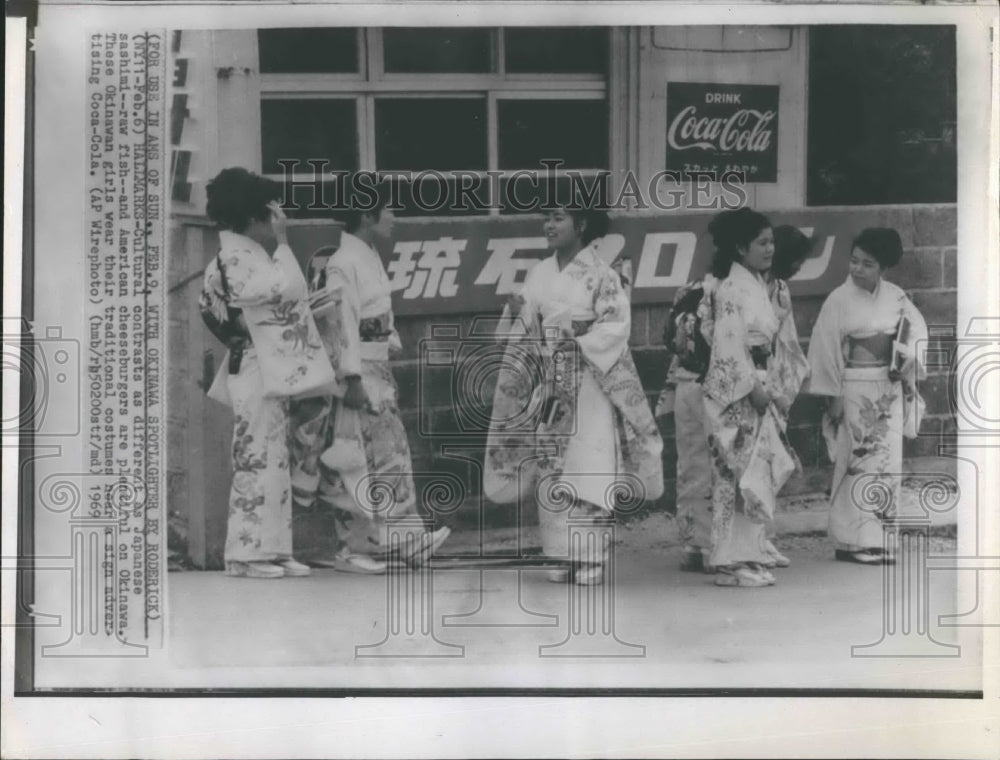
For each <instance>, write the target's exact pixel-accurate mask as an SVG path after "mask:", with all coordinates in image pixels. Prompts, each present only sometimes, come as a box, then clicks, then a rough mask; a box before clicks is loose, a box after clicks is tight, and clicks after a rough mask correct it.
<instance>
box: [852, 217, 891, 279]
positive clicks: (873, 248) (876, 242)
mask: <svg viewBox="0 0 1000 760" xmlns="http://www.w3.org/2000/svg"><path fill="white" fill-rule="evenodd" d="M853 247H854V248H860V249H861V250H862V251H864V252H865V253H867V254H868V255H869V256H871V257H872V258H873V259H875V260H876V261H877V262H878V263H879V266H881V267H882V268H883V269H890V268H891V267H894V266H896V264H898V263H899V260H900V259H902V258H903V241H902V240H900V238H899V233H898V232H896V230H894V229H893V228H892V227H868V228H867V229H864V230H862V231H861V234H860V235H858V236H857V237H856V238H854V246H853Z"/></svg>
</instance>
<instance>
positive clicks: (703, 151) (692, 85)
mask: <svg viewBox="0 0 1000 760" xmlns="http://www.w3.org/2000/svg"><path fill="white" fill-rule="evenodd" d="M778 89H779V88H778V86H777V85H763V84H703V83H700V82H668V83H667V167H666V168H667V169H668V170H670V171H677V172H680V173H681V174H682V175H688V176H690V175H693V174H695V173H705V172H708V173H711V174H714V175H715V176H716V177H719V178H721V177H722V175H724V174H727V173H730V172H736V173H737V174H740V175H742V176H743V178H744V181H745V182H777V180H778Z"/></svg>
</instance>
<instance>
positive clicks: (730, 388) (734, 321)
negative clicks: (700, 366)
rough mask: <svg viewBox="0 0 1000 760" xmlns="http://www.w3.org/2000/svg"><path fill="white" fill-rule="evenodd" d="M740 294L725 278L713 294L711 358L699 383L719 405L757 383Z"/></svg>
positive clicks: (744, 393) (739, 397)
mask: <svg viewBox="0 0 1000 760" xmlns="http://www.w3.org/2000/svg"><path fill="white" fill-rule="evenodd" d="M744 295H745V294H744V293H743V292H742V291H741V290H740V289H739V287H738V286H736V285H735V284H734V283H733V281H732V280H729V279H727V280H726V281H725V282H723V283H722V284H721V285H720V286H719V289H718V290H717V291H716V294H715V330H714V333H713V336H712V358H711V360H710V361H709V364H708V373H707V374H706V375H705V382H704V385H703V386H702V387H703V388H704V392H705V395H706V396H708V397H709V398H712V399H714V400H715V401H716V402H718V403H719V404H721V405H722V406H723V407H727V406H730V405H731V404H734V403H735V402H737V401H739V400H740V399H741V398H744V397H745V396H747V395H749V394H750V392H751V391H752V390H753V389H754V386H755V385H756V384H757V372H756V369H755V367H754V363H753V360H752V359H751V357H750V346H749V341H748V338H747V331H746V322H745V319H744V315H743V303H742V300H743V297H744Z"/></svg>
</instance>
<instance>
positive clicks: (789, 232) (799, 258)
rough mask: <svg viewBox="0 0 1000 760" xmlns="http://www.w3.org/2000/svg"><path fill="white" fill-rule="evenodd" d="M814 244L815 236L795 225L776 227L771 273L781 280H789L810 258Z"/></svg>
mask: <svg viewBox="0 0 1000 760" xmlns="http://www.w3.org/2000/svg"><path fill="white" fill-rule="evenodd" d="M814 244H815V239H814V238H810V237H807V236H806V235H804V234H803V233H802V230H800V229H799V228H798V227H796V226H794V225H791V224H781V225H778V226H777V227H775V228H774V259H772V260H771V275H772V276H773V277H777V278H778V279H780V280H787V279H788V278H789V277H791V276H792V275H794V274H795V273H796V272H798V271H799V268H800V267H801V266H802V262H803V261H805V260H806V258H808V256H809V252H810V251H812V248H813V245H814Z"/></svg>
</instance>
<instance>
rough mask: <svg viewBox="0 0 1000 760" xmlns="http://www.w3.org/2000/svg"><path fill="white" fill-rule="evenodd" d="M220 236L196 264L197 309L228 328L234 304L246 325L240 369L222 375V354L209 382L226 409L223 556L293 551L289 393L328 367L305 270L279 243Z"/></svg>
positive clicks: (261, 556) (328, 374)
mask: <svg viewBox="0 0 1000 760" xmlns="http://www.w3.org/2000/svg"><path fill="white" fill-rule="evenodd" d="M219 240H220V244H221V250H220V252H219V255H218V257H216V258H214V259H213V260H212V261H211V262H210V263H209V265H208V266H207V267H206V269H205V278H204V286H203V289H202V294H201V303H200V306H201V309H202V312H203V314H205V315H206V317H207V319H209V320H212V321H214V322H215V324H216V325H220V326H221V327H222V332H223V333H225V332H227V331H228V332H230V333H231V334H233V335H236V334H237V333H238V332H239V329H240V328H239V327H238V326H237V325H235V324H232V322H233V321H234V320H232V319H231V317H230V314H229V308H238V309H241V310H242V315H243V320H244V321H245V324H246V327H247V328H248V330H249V342H248V344H247V347H246V348H245V350H244V352H243V357H242V361H241V362H240V367H239V372H238V373H236V374H229V371H228V354H227V361H226V362H225V363H224V364H223V367H222V369H221V370H220V372H221V373H223V374H220V378H219V380H220V382H217V383H216V385H217V386H219V387H220V389H221V391H220V395H219V396H218V397H219V398H220V400H222V401H225V402H227V403H229V404H231V405H232V408H233V414H234V416H235V426H234V433H233V483H232V488H231V490H230V497H229V519H228V526H227V530H226V546H225V559H226V561H227V562H231V561H238V562H255V561H268V560H273V559H281V558H285V557H290V556H291V554H292V529H291V519H292V509H291V479H290V475H289V448H288V436H289V408H290V406H292V405H294V403H295V402H294V401H291V398H292V397H293V396H295V395H296V394H299V393H302V392H304V391H305V392H308V391H309V390H315V389H316V388H317V387H323V386H325V385H329V383H330V382H332V381H333V379H334V376H333V370H332V368H331V366H330V363H329V360H328V359H327V356H326V352H325V351H324V350H323V346H322V343H321V341H320V338H319V333H318V331H317V329H316V325H315V323H314V321H313V318H312V314H311V312H310V309H309V304H308V300H307V298H308V293H307V287H306V282H305V277H304V276H303V275H302V271H301V270H300V269H299V265H298V262H297V261H296V259H295V256H294V255H293V254H292V252H291V250H290V249H289V248H288V246H286V245H282V246H279V247H278V248H277V249H276V250H275V252H274V255H273V256H268V254H267V252H266V251H265V250H264V249H263V248H262V247H261V246H260V245H259V244H258V243H257V242H255V241H254V240H251V239H250V238H248V237H246V236H244V235H239V234H236V233H234V232H228V231H222V232H220V234H219ZM220 262H221V264H222V270H223V271H222V272H220V269H219V263H220ZM223 279H225V282H223ZM217 334H218V333H217Z"/></svg>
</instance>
